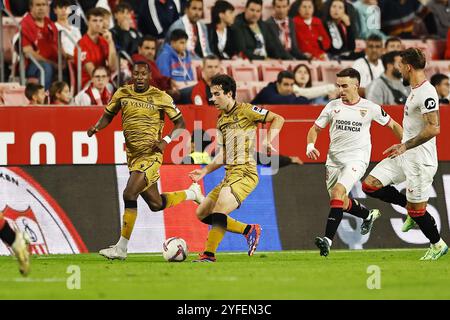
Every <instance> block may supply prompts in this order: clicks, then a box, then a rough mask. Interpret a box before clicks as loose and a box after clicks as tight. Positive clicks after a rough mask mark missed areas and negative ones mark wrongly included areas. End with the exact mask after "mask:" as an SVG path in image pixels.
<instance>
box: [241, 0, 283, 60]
mask: <svg viewBox="0 0 450 320" xmlns="http://www.w3.org/2000/svg"><path fill="white" fill-rule="evenodd" d="M261 16H262V0H247V3H246V5H245V10H244V12H243V13H241V14H239V15H238V16H237V17H236V21H235V23H234V26H233V27H234V28H236V32H237V33H238V34H239V37H238V48H239V52H240V53H239V54H240V56H241V57H243V58H247V59H250V60H264V59H267V58H272V59H289V58H290V55H289V54H287V52H286V51H285V50H283V46H282V45H281V43H280V40H279V39H278V37H277V36H276V35H275V34H274V33H273V32H272V31H271V30H270V28H269V26H268V25H267V23H265V22H264V21H262V20H261Z"/></svg>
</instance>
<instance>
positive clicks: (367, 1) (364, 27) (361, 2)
mask: <svg viewBox="0 0 450 320" xmlns="http://www.w3.org/2000/svg"><path fill="white" fill-rule="evenodd" d="M353 7H354V8H355V9H356V11H357V12H358V17H359V22H360V24H359V26H360V29H359V36H358V38H360V39H364V40H365V39H367V38H368V37H369V36H370V35H371V34H376V35H378V36H380V37H381V38H382V39H385V38H386V35H385V34H384V33H383V31H381V11H380V7H379V6H378V0H357V1H356V2H354V3H353Z"/></svg>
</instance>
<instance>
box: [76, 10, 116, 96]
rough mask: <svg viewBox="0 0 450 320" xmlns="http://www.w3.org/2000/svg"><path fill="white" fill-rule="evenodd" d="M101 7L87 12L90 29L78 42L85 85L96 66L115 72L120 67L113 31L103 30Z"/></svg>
mask: <svg viewBox="0 0 450 320" xmlns="http://www.w3.org/2000/svg"><path fill="white" fill-rule="evenodd" d="M99 9H100V8H94V9H91V10H90V11H89V12H88V13H87V20H88V31H87V33H86V34H85V35H84V36H83V37H82V38H81V40H80V41H79V42H78V44H79V45H80V48H81V61H82V64H83V66H82V80H81V83H82V86H83V87H84V86H85V85H86V84H87V83H88V82H89V80H90V79H91V77H92V73H93V71H94V69H95V68H96V67H99V66H104V67H109V69H110V70H111V71H112V72H115V71H116V70H117V67H118V66H117V53H116V47H115V45H114V41H113V38H112V35H111V32H110V31H108V30H103V13H102V12H101V10H99ZM76 59H77V53H76V52H75V60H76Z"/></svg>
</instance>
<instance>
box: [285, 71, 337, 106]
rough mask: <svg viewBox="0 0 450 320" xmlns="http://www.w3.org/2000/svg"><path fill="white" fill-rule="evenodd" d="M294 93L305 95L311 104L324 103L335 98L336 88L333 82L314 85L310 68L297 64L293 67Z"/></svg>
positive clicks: (300, 95) (299, 95) (298, 95)
mask: <svg viewBox="0 0 450 320" xmlns="http://www.w3.org/2000/svg"><path fill="white" fill-rule="evenodd" d="M293 73H294V80H295V83H294V86H293V90H294V94H295V95H296V96H297V97H305V98H306V99H309V100H311V103H312V104H326V103H327V102H328V101H329V100H333V99H336V98H337V89H336V86H335V85H334V84H323V85H314V86H313V83H312V77H311V70H310V69H309V68H308V66H307V65H306V64H302V63H301V64H299V65H297V66H296V67H295V68H294V71H293Z"/></svg>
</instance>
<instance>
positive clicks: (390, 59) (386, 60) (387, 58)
mask: <svg viewBox="0 0 450 320" xmlns="http://www.w3.org/2000/svg"><path fill="white" fill-rule="evenodd" d="M398 56H400V51H391V52H388V53H385V54H383V55H382V56H381V61H382V62H383V67H384V70H386V69H387V65H388V64H394V62H395V57H398Z"/></svg>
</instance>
